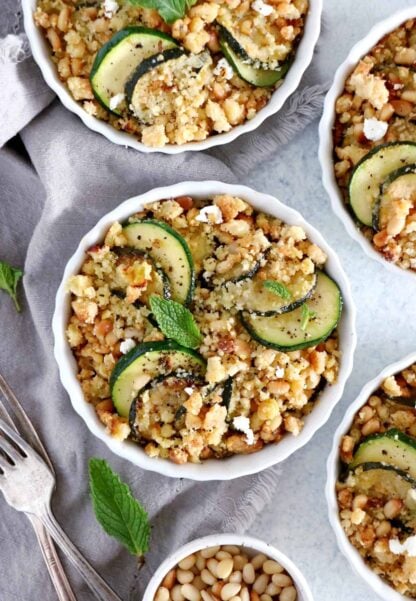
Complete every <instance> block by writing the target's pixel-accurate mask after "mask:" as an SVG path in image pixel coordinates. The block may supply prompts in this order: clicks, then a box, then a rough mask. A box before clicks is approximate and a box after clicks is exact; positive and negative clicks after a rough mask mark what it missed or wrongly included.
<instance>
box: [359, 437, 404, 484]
mask: <svg viewBox="0 0 416 601" xmlns="http://www.w3.org/2000/svg"><path fill="white" fill-rule="evenodd" d="M373 462H380V463H383V464H385V465H390V466H393V467H395V468H397V469H398V470H401V471H404V472H406V473H407V474H408V475H409V477H411V478H413V479H416V439H415V438H411V437H410V436H408V435H407V434H404V433H403V432H401V431H400V430H397V429H396V428H392V429H390V430H388V431H387V432H383V433H381V434H372V435H370V436H367V437H366V438H365V439H364V440H363V441H362V442H361V443H360V445H359V446H358V448H357V450H356V451H355V453H354V457H353V459H352V461H351V463H350V464H349V468H350V469H352V468H355V467H356V466H358V465H359V464H362V463H373Z"/></svg>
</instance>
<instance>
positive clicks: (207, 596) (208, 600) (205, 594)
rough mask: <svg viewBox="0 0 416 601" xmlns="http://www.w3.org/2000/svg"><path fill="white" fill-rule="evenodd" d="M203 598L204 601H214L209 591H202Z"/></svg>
mask: <svg viewBox="0 0 416 601" xmlns="http://www.w3.org/2000/svg"><path fill="white" fill-rule="evenodd" d="M201 597H202V600H203V601H212V597H211V595H210V594H209V593H208V592H207V591H204V590H202V591H201Z"/></svg>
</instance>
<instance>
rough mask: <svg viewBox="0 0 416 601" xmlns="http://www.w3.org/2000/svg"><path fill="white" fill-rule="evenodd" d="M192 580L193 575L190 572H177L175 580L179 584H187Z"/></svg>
mask: <svg viewBox="0 0 416 601" xmlns="http://www.w3.org/2000/svg"><path fill="white" fill-rule="evenodd" d="M193 579H194V574H193V573H192V572H191V571H190V570H177V571H176V580H177V581H178V582H180V583H181V584H188V583H189V582H192V580H193Z"/></svg>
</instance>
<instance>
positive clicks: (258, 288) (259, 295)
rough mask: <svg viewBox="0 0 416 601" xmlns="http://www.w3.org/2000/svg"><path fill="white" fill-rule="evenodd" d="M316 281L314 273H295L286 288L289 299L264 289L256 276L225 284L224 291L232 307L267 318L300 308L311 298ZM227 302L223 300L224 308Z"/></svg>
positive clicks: (262, 282)
mask: <svg viewBox="0 0 416 601" xmlns="http://www.w3.org/2000/svg"><path fill="white" fill-rule="evenodd" d="M266 268H267V266H266ZM317 280H318V278H317V275H316V273H315V272H314V273H312V274H309V275H305V274H303V273H297V274H296V275H295V276H294V278H293V280H292V281H291V283H290V285H289V284H288V286H287V287H288V290H289V291H290V293H291V296H290V298H289V299H284V298H281V297H280V296H278V295H277V294H275V293H273V292H271V291H270V290H268V289H267V288H265V286H264V281H263V279H260V278H259V277H258V274H257V275H255V277H254V278H253V279H251V278H245V279H241V280H239V281H237V282H235V283H227V284H225V286H224V289H225V291H226V293H227V297H228V296H229V295H231V298H232V299H233V300H232V301H231V302H232V304H233V306H236V305H238V306H242V308H243V311H247V312H248V313H251V314H253V315H262V316H265V317H269V316H271V315H278V314H280V313H287V312H288V311H294V310H295V309H297V308H298V307H300V305H302V304H303V303H304V302H306V301H307V300H308V299H309V298H310V297H311V296H312V294H313V292H314V290H315V287H316V283H317ZM227 300H228V299H227ZM227 300H225V302H224V306H226V305H227ZM228 304H230V300H228ZM226 308H227V307H226Z"/></svg>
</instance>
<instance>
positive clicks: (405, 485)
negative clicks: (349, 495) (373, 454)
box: [350, 461, 416, 502]
mask: <svg viewBox="0 0 416 601" xmlns="http://www.w3.org/2000/svg"><path fill="white" fill-rule="evenodd" d="M350 474H351V476H352V482H353V486H354V490H355V492H358V493H362V494H365V495H369V494H370V495H371V496H372V497H381V498H387V499H392V498H400V499H402V500H403V501H404V502H406V501H407V500H408V499H409V496H410V495H409V492H410V491H411V490H414V491H415V493H416V480H414V479H413V478H412V477H411V476H409V474H408V473H407V472H405V471H403V470H400V469H398V468H397V467H394V466H393V465H387V464H385V463H381V462H376V461H375V462H367V463H360V464H359V465H357V466H356V467H354V468H353V469H352V470H351V472H350Z"/></svg>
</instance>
